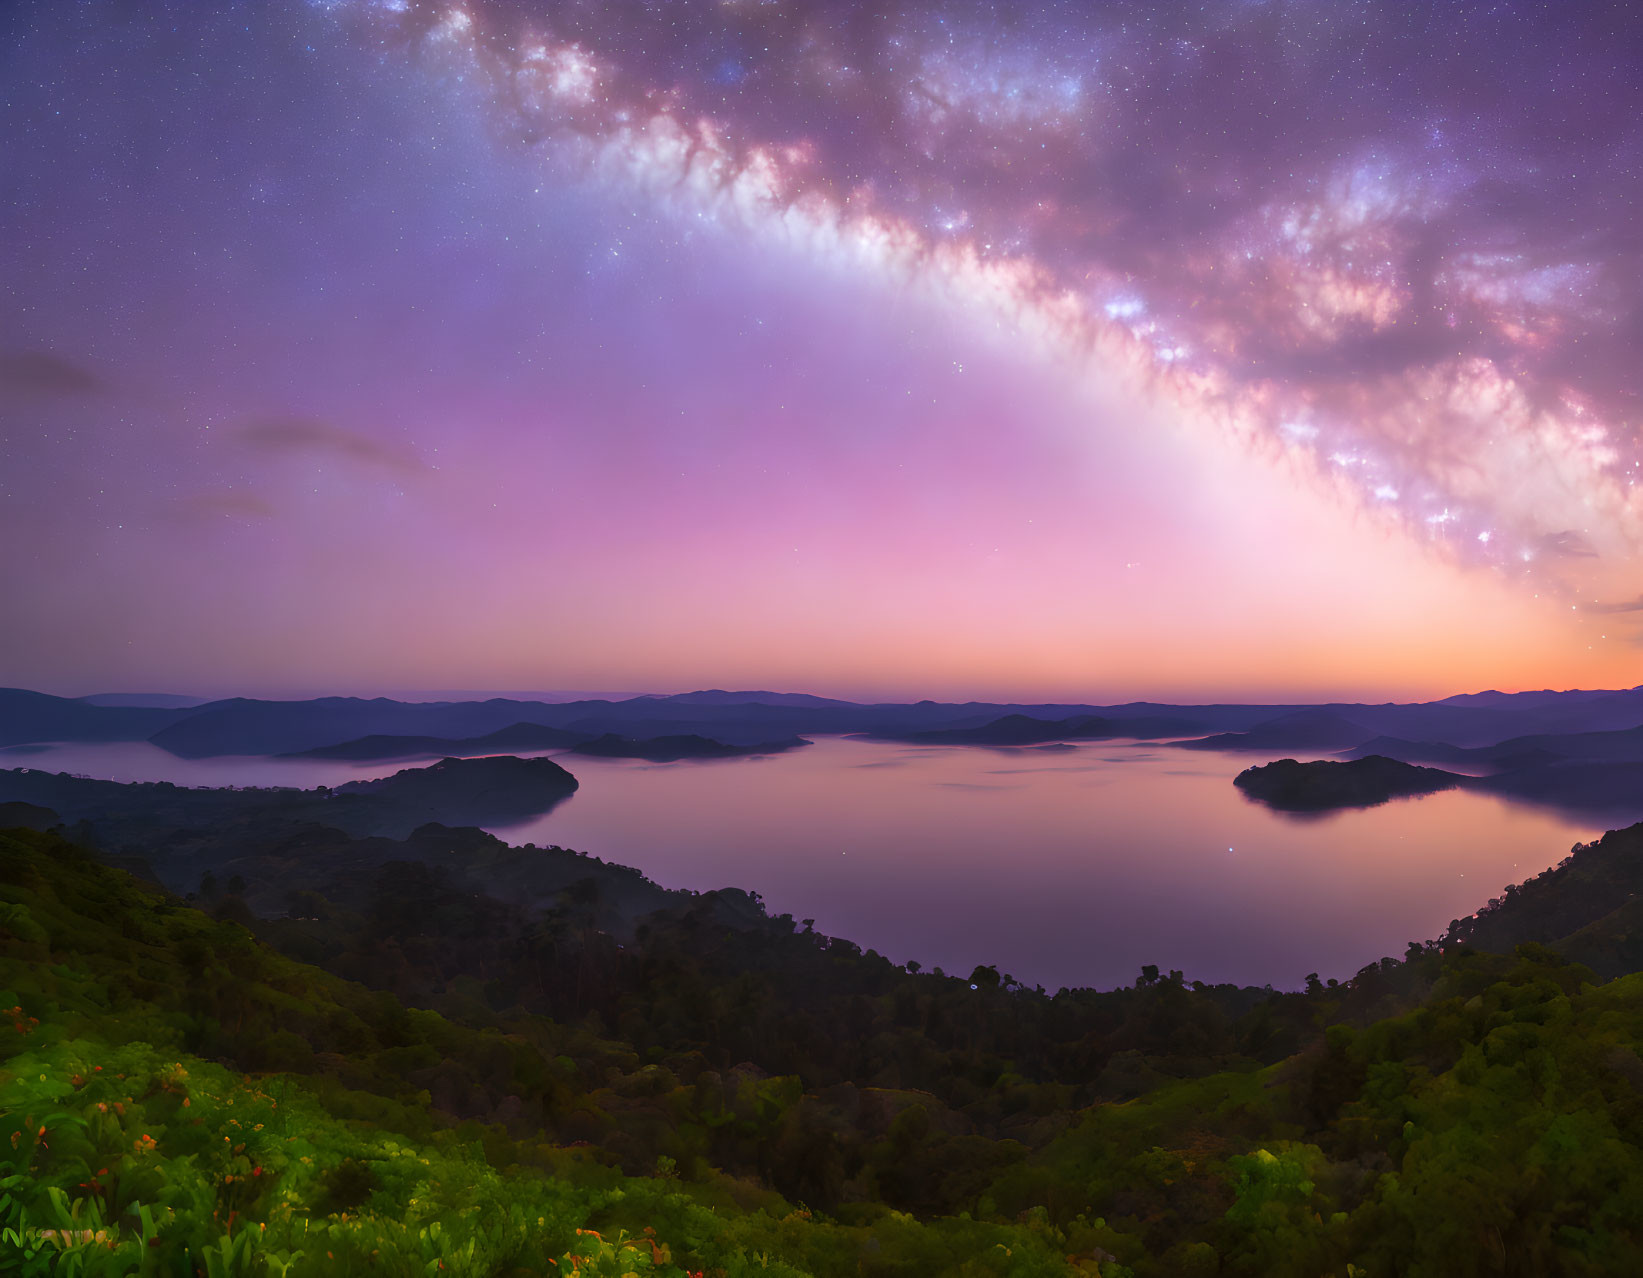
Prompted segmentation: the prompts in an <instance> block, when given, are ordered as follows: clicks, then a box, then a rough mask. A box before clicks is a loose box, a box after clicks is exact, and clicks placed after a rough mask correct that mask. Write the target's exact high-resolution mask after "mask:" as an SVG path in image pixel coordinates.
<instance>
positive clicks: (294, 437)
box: [237, 417, 427, 474]
mask: <svg viewBox="0 0 1643 1278" xmlns="http://www.w3.org/2000/svg"><path fill="white" fill-rule="evenodd" d="M237 435H238V438H239V439H241V440H243V441H244V442H245V443H247V444H250V445H251V446H253V447H255V448H259V449H263V450H266V451H268V452H283V453H289V452H317V453H330V454H331V455H333V456H337V457H345V458H347V459H348V460H350V461H355V462H359V463H361V464H362V465H366V466H377V467H381V468H382V469H384V470H391V471H396V472H398V473H400V474H415V473H418V472H421V471H423V470H426V469H427V467H426V466H425V465H424V464H423V462H422V459H421V458H419V457H418V456H417V455H416V454H415V453H414V452H412V451H411V450H410V449H409V448H405V447H402V446H400V445H397V444H390V443H385V442H383V441H382V440H379V439H374V438H372V437H371V436H369V435H363V434H361V433H359V432H358V431H353V430H349V429H347V428H346V427H343V426H338V425H336V424H335V423H333V422H328V421H322V420H321V419H319V418H317V417H259V418H255V419H253V420H251V421H248V422H245V423H244V424H243V425H241V426H240V427H239V428H238V430H237Z"/></svg>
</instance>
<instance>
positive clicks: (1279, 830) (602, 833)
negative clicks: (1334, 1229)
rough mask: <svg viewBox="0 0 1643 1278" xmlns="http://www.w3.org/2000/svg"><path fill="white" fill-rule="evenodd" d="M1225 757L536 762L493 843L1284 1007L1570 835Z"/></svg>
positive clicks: (85, 749)
mask: <svg viewBox="0 0 1643 1278" xmlns="http://www.w3.org/2000/svg"><path fill="white" fill-rule="evenodd" d="M1261 761H1263V760H1260V759H1252V758H1251V757H1250V756H1248V755H1233V754H1206V753H1201V752H1188V751H1181V750H1174V749H1170V748H1168V747H1160V746H1156V745H1152V744H1121V743H1109V742H1101V743H1091V744H1084V745H1081V746H1079V747H1077V748H1076V749H1071V750H1055V749H1049V750H1046V749H1024V750H988V749H978V748H920V747H911V746H902V745H893V744H883V743H875V742H865V741H855V740H849V739H841V738H828V737H821V738H817V739H816V741H815V744H814V745H811V746H809V747H806V748H804V749H801V750H795V751H792V752H790V753H788V754H783V755H775V756H770V757H765V758H756V759H746V760H724V761H715V762H684V763H675V764H647V763H642V762H634V761H628V760H613V759H594V758H585V757H581V756H577V755H566V756H563V757H562V758H561V762H562V763H564V764H565V766H567V767H568V768H570V770H571V771H572V772H573V773H574V774H575V775H576V777H577V778H578V780H579V781H580V782H581V789H580V790H579V791H578V792H577V794H576V795H575V796H574V797H573V798H571V799H570V800H569V801H567V802H566V803H564V804H562V805H561V806H560V807H558V808H556V809H554V810H553V811H552V812H549V813H547V814H546V815H544V816H542V817H539V818H537V819H535V820H533V821H530V822H527V823H524V824H520V825H514V826H508V827H498V828H496V829H495V830H494V831H493V832H494V833H496V834H497V835H499V836H500V837H502V838H504V839H506V840H507V841H508V842H510V843H516V844H523V843H535V844H538V845H543V846H545V845H548V844H558V845H560V846H562V847H572V848H577V849H579V850H581V851H585V852H588V853H590V854H592V855H594V856H598V857H601V858H603V859H605V860H607V861H615V862H618V863H621V864H626V865H632V866H636V867H637V868H639V869H640V870H642V871H643V872H644V873H645V874H647V875H648V876H650V877H651V878H652V879H655V880H656V881H657V882H659V883H661V884H662V885H664V886H666V887H671V888H690V889H696V890H702V891H705V890H708V889H712V888H718V887H726V886H733V887H739V888H744V889H747V890H749V891H754V892H758V893H760V894H761V895H762V897H763V899H764V902H765V905H766V907H767V908H768V909H769V910H770V912H771V913H773V914H782V913H790V914H792V915H793V916H794V917H795V918H796V919H805V918H813V919H814V920H815V926H816V928H817V929H818V930H819V931H823V932H827V933H830V934H832V935H836V936H843V937H848V938H849V939H850V940H852V941H855V942H856V943H858V944H859V945H861V946H862V947H863V948H864V949H865V948H873V949H877V950H878V951H880V952H881V953H883V954H885V955H887V956H888V957H890V958H892V959H895V960H897V961H904V960H908V959H917V960H919V961H920V962H922V963H923V964H924V965H925V966H926V967H933V966H937V965H939V966H941V967H943V968H944V969H946V970H947V971H949V972H955V973H960V974H963V973H968V972H969V970H970V969H971V967H973V966H974V965H975V964H977V963H992V964H995V965H996V966H997V967H998V968H999V970H1000V971H1001V972H1005V973H1009V974H1011V975H1013V976H1015V977H1016V978H1017V979H1019V980H1021V981H1024V982H1026V983H1027V984H1029V985H1031V984H1042V985H1044V986H1045V987H1047V988H1049V989H1052V990H1053V989H1055V988H1058V987H1060V986H1063V985H1093V986H1096V987H1101V988H1106V987H1110V986H1113V985H1120V984H1128V983H1130V982H1131V981H1133V980H1134V979H1135V976H1136V974H1137V972H1138V971H1139V970H1140V968H1141V966H1142V965H1143V964H1146V963H1156V964H1158V965H1159V967H1161V968H1163V969H1165V970H1168V969H1171V968H1178V969H1180V970H1182V971H1183V972H1184V973H1185V974H1186V976H1187V978H1188V979H1195V980H1205V981H1212V982H1214V981H1235V982H1239V983H1252V984H1268V983H1270V984H1272V985H1274V986H1277V987H1279V988H1292V987H1297V986H1299V985H1300V984H1301V983H1302V981H1303V979H1304V978H1305V976H1306V974H1307V973H1308V972H1318V973H1319V974H1320V975H1322V976H1323V977H1325V978H1328V977H1337V978H1344V977H1346V976H1349V975H1351V974H1352V973H1353V972H1355V971H1356V970H1358V969H1359V968H1360V967H1362V966H1363V965H1364V964H1366V963H1369V962H1372V961H1374V960H1376V959H1379V958H1381V957H1383V956H1386V955H1401V954H1402V953H1403V950H1404V946H1405V945H1406V944H1407V943H1408V942H1409V941H1411V940H1424V939H1427V938H1430V937H1435V936H1437V935H1439V934H1440V933H1441V932H1442V931H1443V929H1444V928H1445V927H1446V926H1447V925H1448V923H1449V921H1450V920H1451V919H1454V918H1458V917H1462V916H1464V915H1467V914H1470V913H1472V912H1473V911H1474V910H1476V909H1477V908H1478V907H1479V906H1481V905H1482V904H1484V903H1485V902H1486V901H1487V900H1489V898H1490V897H1492V896H1495V895H1497V894H1498V893H1499V892H1500V890H1501V888H1502V887H1504V886H1505V885H1506V884H1507V883H1512V882H1517V881H1520V880H1522V879H1524V878H1527V877H1530V876H1531V875H1534V874H1537V873H1539V872H1540V871H1541V870H1543V869H1545V868H1546V867H1547V866H1549V865H1552V864H1554V863H1556V862H1557V861H1559V860H1561V859H1562V858H1563V857H1564V856H1565V855H1567V854H1568V851H1569V848H1570V846H1571V845H1572V844H1574V843H1576V842H1584V841H1588V840H1590V839H1592V838H1595V837H1596V836H1597V835H1599V834H1601V833H1602V829H1601V823H1598V822H1582V821H1580V820H1578V819H1574V818H1569V817H1564V816H1561V815H1558V814H1555V813H1551V812H1547V811H1543V810H1540V809H1535V808H1529V807H1524V806H1521V805H1517V804H1510V803H1507V802H1504V801H1502V800H1499V799H1495V798H1492V797H1489V796H1486V795H1481V794H1473V793H1467V792H1461V791H1451V792H1446V793H1441V794H1435V795H1430V796H1427V797H1424V798H1419V799H1410V800H1395V801H1393V802H1391V803H1388V804H1385V805H1383V806H1381V807H1378V808H1371V809H1368V810H1364V811H1357V812H1342V813H1338V814H1335V815H1332V816H1325V817H1314V818H1306V819H1296V818H1293V817H1286V816H1280V815H1278V814H1275V813H1273V812H1271V811H1268V810H1267V809H1265V808H1263V807H1261V806H1259V805H1257V804H1255V803H1253V802H1251V801H1249V800H1247V799H1245V798H1244V797H1243V795H1242V794H1241V793H1240V792H1239V791H1238V790H1236V789H1235V788H1234V787H1233V785H1232V778H1233V777H1234V776H1236V775H1237V773H1238V772H1239V771H1240V770H1241V769H1243V768H1244V767H1247V766H1248V765H1249V764H1250V763H1252V762H1261ZM0 766H6V767H39V768H47V769H50V770H52V771H70V772H82V773H85V774H87V775H92V776H100V777H109V778H111V779H115V780H122V781H138V780H141V781H157V780H169V781H174V782H177V783H179V784H186V785H291V786H302V787H310V786H315V785H322V784H336V783H339V782H342V781H347V780H354V779H358V778H360V777H367V776H382V775H386V774H388V773H391V772H393V771H396V770H397V769H398V768H400V767H414V766H420V764H418V763H405V764H380V763H379V764H368V765H354V764H346V763H335V762H327V761H316V760H291V761H285V760H275V759H266V758H221V759H205V760H182V759H177V758H174V757H172V756H171V755H168V754H166V753H165V752H163V751H161V750H159V749H157V748H155V747H153V746H149V745H146V744H113V745H96V744H93V745H72V746H55V747H51V748H49V749H45V750H37V751H32V752H29V753H23V752H18V751H6V752H0Z"/></svg>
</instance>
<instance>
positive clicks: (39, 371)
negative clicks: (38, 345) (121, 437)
mask: <svg viewBox="0 0 1643 1278" xmlns="http://www.w3.org/2000/svg"><path fill="white" fill-rule="evenodd" d="M107 389H108V384H107V383H106V382H105V381H104V380H103V379H102V378H101V377H100V376H98V375H97V374H96V373H94V372H92V371H91V369H89V368H86V367H85V366H84V365H82V364H76V363H75V362H74V361H72V360H67V359H64V358H63V357H62V356H61V355H53V354H52V353H51V352H50V351H0V392H8V391H9V392H12V393H14V394H20V395H96V394H100V393H101V392H103V391H105V390H107Z"/></svg>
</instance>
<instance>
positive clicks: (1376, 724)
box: [0, 688, 1643, 770]
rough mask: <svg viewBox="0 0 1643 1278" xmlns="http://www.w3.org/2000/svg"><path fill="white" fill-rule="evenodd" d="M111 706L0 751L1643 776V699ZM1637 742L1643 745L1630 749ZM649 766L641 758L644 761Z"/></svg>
mask: <svg viewBox="0 0 1643 1278" xmlns="http://www.w3.org/2000/svg"><path fill="white" fill-rule="evenodd" d="M188 700H189V699H188V698H184V697H176V696H159V695H154V696H144V695H139V694H133V695H126V694H117V693H116V694H102V695H99V696H96V697H85V698H78V699H76V698H66V697H54V696H49V695H47V694H45V693H39V692H30V691H26V690H23V689H0V747H5V746H21V745H28V744H32V743H45V742H66V741H151V742H153V743H154V744H155V745H157V746H159V747H161V748H162V749H165V750H168V751H170V752H171V753H173V754H176V755H178V756H180V757H183V758H204V757H209V756H215V755H237V754H249V755H290V754H304V755H310V756H316V757H328V758H347V759H359V760H367V759H385V758H408V757H416V755H418V754H424V755H426V754H439V755H460V754H464V753H485V752H495V751H501V750H528V749H555V748H560V747H564V748H571V747H575V746H580V745H582V744H584V743H586V742H589V741H592V740H595V739H597V738H599V737H604V736H607V735H614V736H617V737H619V738H622V739H623V740H625V741H629V742H636V743H643V742H646V741H650V740H654V739H656V738H663V737H677V738H683V737H700V738H702V739H703V740H704V741H707V742H710V743H712V745H713V746H714V747H716V748H723V749H725V750H729V751H736V750H741V751H744V752H745V751H752V750H756V749H762V748H766V747H768V746H770V745H771V744H772V743H779V742H790V741H792V740H793V739H794V738H796V737H802V736H805V735H808V734H812V733H837V734H855V735H862V736H868V737H872V738H874V739H878V740H887V741H905V742H909V743H913V744H920V745H981V746H1002V747H1011V746H1026V745H1040V744H1050V743H1055V742H1060V741H1078V740H1099V739H1104V738H1114V737H1135V738H1141V739H1148V740H1160V741H1163V740H1170V741H1174V742H1175V743H1176V744H1179V745H1188V746H1192V747H1194V748H1199V749H1212V750H1246V751H1251V752H1269V751H1316V752H1325V753H1336V752H1341V751H1358V752H1360V753H1374V754H1380V755H1384V756H1386V757H1389V758H1397V759H1400V760H1403V761H1406V762H1441V763H1448V764H1452V765H1456V766H1465V767H1467V768H1470V769H1482V770H1495V769H1498V768H1500V767H1501V766H1502V765H1503V764H1504V763H1521V762H1522V761H1523V759H1522V758H1520V757H1519V756H1524V755H1526V754H1532V753H1533V752H1537V751H1538V752H1541V757H1542V758H1543V761H1546V760H1549V759H1553V758H1556V759H1585V758H1592V759H1605V760H1608V761H1612V762H1628V761H1632V760H1634V759H1643V688H1633V689H1628V690H1621V691H1578V692H1551V691H1541V692H1520V693H1501V692H1482V693H1468V694H1464V695H1462V696H1457V697H1449V698H1446V699H1444V700H1442V701H1431V702H1417V703H1391V702H1388V703H1386V704H1382V705H1367V704H1347V703H1331V704H1328V705H1315V706H1308V705H1238V704H1211V705H1168V704H1163V703H1159V702H1148V701H1136V702H1128V703H1125V704H1123V705H1112V706H1095V705H1071V704H1048V705H1026V704H1009V703H993V702H973V701H972V702H962V703H952V702H935V701H919V702H913V703H885V704H872V705H868V704H860V703H857V702H851V701H840V700H836V699H833V698H828V697H817V696H811V695H809V694H807V693H786V692H767V691H743V692H731V691H724V690H722V689H709V690H704V691H699V692H686V693H680V694H678V695H674V696H640V697H630V698H626V699H624V700H607V699H602V698H588V699H584V700H579V701H557V702H548V701H530V700H519V699H514V698H504V697H495V698H491V699H489V700H484V701H431V702H419V701H396V700H392V699H389V698H387V697H376V698H371V699H364V698H358V697H318V698H313V699H310V700H302V701H268V700H258V699H254V698H246V697H233V698H229V699H227V700H221V701H208V702H203V703H199V704H185V703H187V702H188ZM1628 734H1631V735H1628ZM640 757H643V756H642V755H641V756H640Z"/></svg>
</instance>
